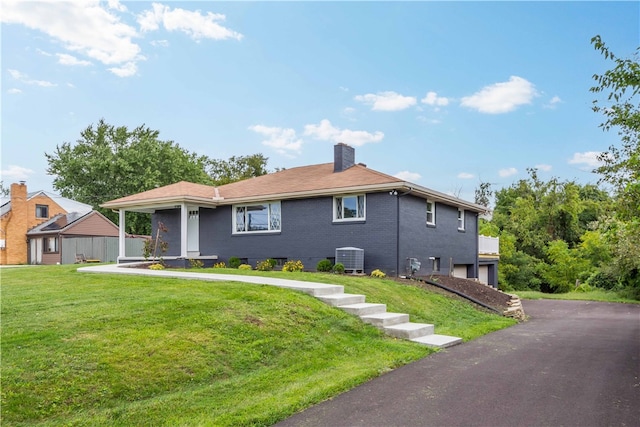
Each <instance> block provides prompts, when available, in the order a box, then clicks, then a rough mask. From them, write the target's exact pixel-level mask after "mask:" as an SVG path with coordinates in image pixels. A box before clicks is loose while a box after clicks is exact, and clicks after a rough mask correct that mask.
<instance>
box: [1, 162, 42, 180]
mask: <svg viewBox="0 0 640 427" xmlns="http://www.w3.org/2000/svg"><path fill="white" fill-rule="evenodd" d="M33 173H35V172H34V171H32V170H31V169H27V168H23V167H22V166H16V165H9V168H8V169H3V170H2V171H0V174H1V175H2V179H3V180H5V179H6V180H7V181H24V180H26V179H27V178H29V175H31V174H33Z"/></svg>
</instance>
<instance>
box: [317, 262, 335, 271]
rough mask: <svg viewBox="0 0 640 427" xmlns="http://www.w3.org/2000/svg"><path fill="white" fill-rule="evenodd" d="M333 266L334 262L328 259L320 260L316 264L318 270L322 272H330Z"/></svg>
mask: <svg viewBox="0 0 640 427" xmlns="http://www.w3.org/2000/svg"><path fill="white" fill-rule="evenodd" d="M332 268H333V264H332V263H331V261H329V260H328V259H323V260H320V261H318V264H317V265H316V270H317V271H320V272H322V273H329V272H330V271H331V269H332Z"/></svg>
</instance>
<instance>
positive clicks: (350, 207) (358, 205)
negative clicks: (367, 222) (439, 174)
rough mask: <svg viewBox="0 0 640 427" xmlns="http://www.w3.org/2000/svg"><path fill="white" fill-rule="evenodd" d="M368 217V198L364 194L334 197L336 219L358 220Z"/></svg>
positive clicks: (334, 216) (334, 217)
mask: <svg viewBox="0 0 640 427" xmlns="http://www.w3.org/2000/svg"><path fill="white" fill-rule="evenodd" d="M365 218H366V199H365V196H364V194H358V195H353V196H336V197H334V198H333V220H334V221H357V220H360V221H361V220H364V219H365Z"/></svg>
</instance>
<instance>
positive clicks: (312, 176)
mask: <svg viewBox="0 0 640 427" xmlns="http://www.w3.org/2000/svg"><path fill="white" fill-rule="evenodd" d="M333 166H334V165H333V163H323V164H319V165H311V166H301V167H296V168H291V169H285V170H282V171H279V172H274V173H270V174H267V175H262V176H259V177H255V178H249V179H245V180H243V181H238V182H234V183H231V184H226V185H222V186H220V187H213V186H209V185H203V184H194V183H190V182H185V181H182V182H178V183H176V184H171V185H167V186H164V187H160V188H155V189H153V190H149V191H145V192H142V193H138V194H132V195H130V196H127V197H122V198H120V199H116V200H112V201H109V202H106V203H104V204H103V205H102V206H103V207H106V208H143V207H145V206H146V207H150V206H159V205H165V206H166V205H170V204H172V203H176V204H178V203H182V202H184V203H193V204H198V205H200V206H207V205H210V206H215V205H227V204H233V203H244V202H253V201H260V200H262V201H266V200H279V199H288V198H304V197H313V196H321V195H330V194H338V193H341V192H344V193H355V192H361V191H388V190H391V189H396V190H398V191H409V192H412V194H415V195H420V196H421V197H425V198H427V197H428V198H432V199H434V200H437V201H445V202H446V203H450V204H453V205H459V206H464V207H465V208H467V209H469V208H470V209H472V210H475V211H478V212H481V211H483V210H484V208H483V207H482V206H479V205H476V204H475V203H470V202H466V201H464V200H461V199H457V198H455V197H453V196H449V195H446V194H443V193H439V192H437V191H433V190H429V189H427V188H424V187H421V186H417V185H413V184H411V183H408V182H405V181H403V180H401V179H398V178H395V177H393V176H390V175H386V174H384V173H381V172H378V171H375V170H373V169H369V168H367V167H366V166H364V165H360V164H357V165H354V166H351V167H350V168H348V169H346V170H344V171H342V172H334V171H333Z"/></svg>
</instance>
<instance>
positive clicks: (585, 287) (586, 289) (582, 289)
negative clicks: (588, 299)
mask: <svg viewBox="0 0 640 427" xmlns="http://www.w3.org/2000/svg"><path fill="white" fill-rule="evenodd" d="M575 291H576V292H591V291H593V288H592V287H591V286H589V285H588V284H586V283H582V284H581V285H579V286H578V287H577V288H576V289H575Z"/></svg>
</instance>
